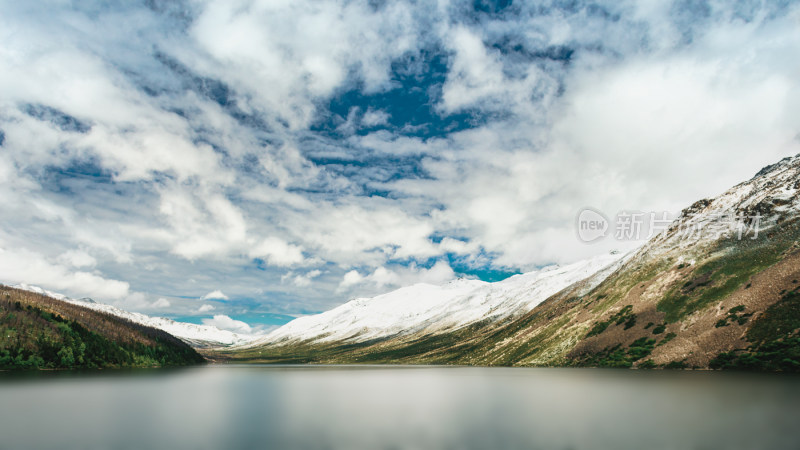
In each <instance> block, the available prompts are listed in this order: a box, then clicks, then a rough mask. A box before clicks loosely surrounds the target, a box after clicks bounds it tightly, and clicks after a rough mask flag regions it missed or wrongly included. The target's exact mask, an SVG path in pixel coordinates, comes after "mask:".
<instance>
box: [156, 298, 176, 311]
mask: <svg viewBox="0 0 800 450" xmlns="http://www.w3.org/2000/svg"><path fill="white" fill-rule="evenodd" d="M170 306H172V303H170V301H169V300H167V299H165V298H159V299H158V300H156V301H155V302H153V308H156V309H164V308H169V307H170Z"/></svg>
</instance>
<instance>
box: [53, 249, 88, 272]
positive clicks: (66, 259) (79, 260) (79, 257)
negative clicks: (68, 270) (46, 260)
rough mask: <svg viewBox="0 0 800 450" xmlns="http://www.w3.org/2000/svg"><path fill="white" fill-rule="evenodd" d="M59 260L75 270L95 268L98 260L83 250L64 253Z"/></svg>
mask: <svg viewBox="0 0 800 450" xmlns="http://www.w3.org/2000/svg"><path fill="white" fill-rule="evenodd" d="M58 260H59V261H61V262H63V263H65V264H69V265H70V266H72V267H75V268H81V267H94V266H95V265H96V264H97V260H96V259H95V258H94V257H92V255H90V254H88V253H86V252H85V251H82V250H69V251H67V252H64V253H62V254H61V255H60V256H59V257H58Z"/></svg>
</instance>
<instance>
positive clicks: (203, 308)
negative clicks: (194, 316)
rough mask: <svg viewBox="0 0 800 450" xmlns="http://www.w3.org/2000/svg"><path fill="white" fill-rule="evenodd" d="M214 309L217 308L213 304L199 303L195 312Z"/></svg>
mask: <svg viewBox="0 0 800 450" xmlns="http://www.w3.org/2000/svg"><path fill="white" fill-rule="evenodd" d="M215 309H217V308H216V307H215V306H214V305H209V304H203V305H200V307H199V308H197V312H199V313H206V312H209V311H214V310H215Z"/></svg>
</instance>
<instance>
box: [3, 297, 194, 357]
mask: <svg viewBox="0 0 800 450" xmlns="http://www.w3.org/2000/svg"><path fill="white" fill-rule="evenodd" d="M204 361H205V359H204V358H203V357H202V356H201V355H200V354H199V353H197V352H196V351H195V350H194V349H192V348H191V347H190V346H189V345H187V344H186V343H185V342H183V341H181V340H179V339H177V338H176V337H174V336H172V335H170V334H169V333H167V332H165V331H162V330H159V329H156V328H152V327H148V326H144V325H141V324H138V323H134V322H131V321H129V320H126V319H123V318H120V317H117V316H114V315H111V314H107V313H104V312H100V311H96V310H92V309H88V308H85V307H83V306H78V305H76V304H74V303H70V302H65V301H62V300H58V299H55V298H53V297H49V296H47V295H43V294H40V293H36V292H31V291H28V290H23V289H17V288H13V287H9V286H3V285H0V369H79V368H119V367H161V366H181V365H190V364H200V363H203V362H204Z"/></svg>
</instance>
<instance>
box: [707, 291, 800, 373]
mask: <svg viewBox="0 0 800 450" xmlns="http://www.w3.org/2000/svg"><path fill="white" fill-rule="evenodd" d="M731 311H733V308H732V309H731ZM737 312H741V310H739V311H737ZM747 340H748V341H749V342H750V343H751V345H750V347H748V348H747V349H744V350H733V351H730V352H724V353H721V354H720V355H719V356H717V357H716V358H714V359H712V360H711V361H710V362H709V366H710V367H711V368H713V369H737V370H772V371H786V372H800V293H798V291H797V290H793V291H790V292H789V293H787V294H785V295H784V296H783V298H781V300H780V301H779V302H777V303H775V304H773V305H772V306H770V307H769V308H767V310H766V311H764V313H763V314H762V315H761V316H759V317H758V319H756V320H755V321H754V322H753V325H752V326H751V327H750V329H749V330H748V331H747Z"/></svg>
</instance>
